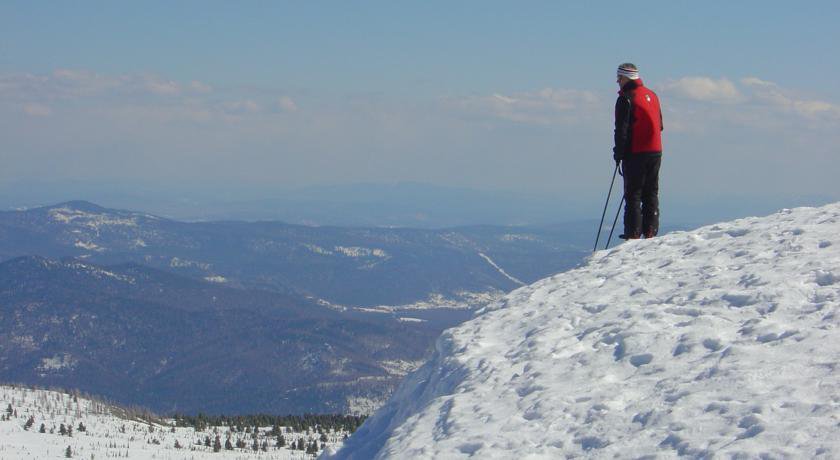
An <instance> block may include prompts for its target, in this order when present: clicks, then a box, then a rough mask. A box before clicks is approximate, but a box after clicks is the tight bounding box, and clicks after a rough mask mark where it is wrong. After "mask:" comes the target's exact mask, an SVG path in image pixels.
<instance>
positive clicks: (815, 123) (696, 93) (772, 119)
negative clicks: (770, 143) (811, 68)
mask: <svg viewBox="0 0 840 460" xmlns="http://www.w3.org/2000/svg"><path fill="white" fill-rule="evenodd" d="M656 89H657V90H658V91H660V96H661V98H662V99H663V105H664V106H665V109H666V111H668V112H669V113H670V114H672V115H673V118H674V122H672V123H671V124H670V125H669V126H670V127H671V128H672V129H674V128H676V129H677V130H681V131H699V132H704V131H705V129H706V128H708V127H709V126H713V125H716V124H720V123H724V124H738V125H744V126H749V127H751V128H757V129H764V130H773V131H777V130H779V129H785V128H786V127H792V126H799V127H802V126H806V127H808V128H812V129H832V130H834V129H836V128H837V123H838V122H840V106H838V105H837V104H836V103H833V102H830V101H826V100H820V99H815V98H809V97H803V96H801V95H800V94H799V93H798V92H797V91H794V90H792V89H789V88H784V87H782V86H781V85H779V84H777V83H775V82H772V81H768V80H764V79H762V78H759V77H755V76H750V77H744V78H741V79H738V80H730V79H728V78H718V79H715V78H711V77H703V76H692V77H683V78H679V79H676V80H670V81H667V82H665V83H663V84H661V85H658V86H657V87H656ZM666 125H667V123H666Z"/></svg>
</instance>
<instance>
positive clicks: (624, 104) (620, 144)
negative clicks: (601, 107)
mask: <svg viewBox="0 0 840 460" xmlns="http://www.w3.org/2000/svg"><path fill="white" fill-rule="evenodd" d="M614 138H615V147H613V159H614V160H615V161H616V162H618V161H621V160H622V159H624V155H625V153H626V152H625V150H626V149H627V145H628V144H629V143H630V99H628V98H626V97H624V96H618V99H617V100H616V101H615V134H614Z"/></svg>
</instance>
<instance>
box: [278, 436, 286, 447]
mask: <svg viewBox="0 0 840 460" xmlns="http://www.w3.org/2000/svg"><path fill="white" fill-rule="evenodd" d="M277 447H286V438H284V437H283V435H282V434H281V435H278V436H277Z"/></svg>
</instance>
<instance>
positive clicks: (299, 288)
mask: <svg viewBox="0 0 840 460" xmlns="http://www.w3.org/2000/svg"><path fill="white" fill-rule="evenodd" d="M590 230H591V229H588V228H587V229H584V228H582V227H580V228H578V229H575V228H554V229H551V228H522V227H467V228H456V229H447V230H419V229H404V228H341V227H310V226H301V225H289V224H284V223H279V222H255V223H247V222H203V223H186V222H178V221H174V220H169V219H165V218H161V217H157V216H153V215H149V214H145V213H138V212H132V211H124V210H114V209H106V208H102V207H100V206H97V205H95V204H92V203H89V202H83V201H75V202H66V203H61V204H58V205H55V206H48V207H43V208H36V209H31V210H25V211H10V212H2V213H0V375H2V378H3V380H5V381H9V382H20V383H27V384H34V385H45V386H49V385H55V386H60V387H65V388H79V389H82V390H83V391H88V392H91V393H95V394H101V395H104V396H107V397H109V398H112V399H114V400H116V401H119V402H121V403H125V404H141V405H144V406H148V407H151V408H153V409H155V410H157V411H162V412H169V411H176V410H177V411H181V412H188V413H189V412H196V411H205V412H211V413H221V412H228V413H231V412H236V413H243V412H259V411H267V412H273V413H302V412H357V413H368V412H370V411H371V410H372V409H374V408H376V407H377V406H379V405H380V404H381V403H382V402H383V401H384V399H385V398H387V396H388V395H389V394H390V393H391V392H392V390H393V388H394V386H395V384H396V383H397V382H398V381H399V380H400V379H401V378H402V376H403V375H405V374H406V373H407V372H409V371H410V370H412V369H414V368H416V367H417V366H419V364H420V363H422V361H423V359H424V358H425V356H426V354H427V352H428V350H429V347H430V345H431V344H432V343H433V341H434V339H435V338H436V337H437V336H438V335H439V334H440V332H441V331H442V330H443V329H445V328H447V327H451V326H453V325H455V324H459V323H460V322H462V321H464V320H465V319H467V318H469V317H471V315H472V311H473V310H474V309H475V308H477V307H480V306H483V305H486V304H487V303H488V302H491V301H493V300H494V299H496V298H499V297H500V296H501V295H502V294H503V293H504V292H507V291H509V290H511V289H513V288H515V287H518V286H520V285H521V284H523V283H528V282H531V281H533V280H535V279H538V278H541V277H543V276H546V275H547V274H550V273H554V272H556V271H561V270H564V269H566V268H569V267H571V266H574V265H575V264H577V263H578V262H579V261H580V260H581V259H582V258H583V256H584V255H585V254H587V253H588V251H587V250H584V249H582V247H583V246H584V244H583V241H584V238H585V239H587V240H588V239H589V238H590V237H591V235H590V233H591V231H590Z"/></svg>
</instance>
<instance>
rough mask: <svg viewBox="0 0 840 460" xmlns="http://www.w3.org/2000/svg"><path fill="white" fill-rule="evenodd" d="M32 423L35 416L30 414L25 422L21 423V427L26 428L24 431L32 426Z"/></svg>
mask: <svg viewBox="0 0 840 460" xmlns="http://www.w3.org/2000/svg"><path fill="white" fill-rule="evenodd" d="M34 424H35V416H34V415H30V416H29V419H27V420H26V423H25V424H24V425H23V429H24V430H26V431H29V429H30V428H32V425H34Z"/></svg>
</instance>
